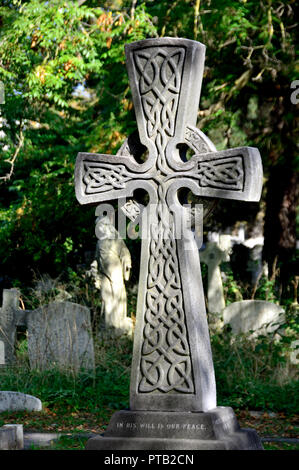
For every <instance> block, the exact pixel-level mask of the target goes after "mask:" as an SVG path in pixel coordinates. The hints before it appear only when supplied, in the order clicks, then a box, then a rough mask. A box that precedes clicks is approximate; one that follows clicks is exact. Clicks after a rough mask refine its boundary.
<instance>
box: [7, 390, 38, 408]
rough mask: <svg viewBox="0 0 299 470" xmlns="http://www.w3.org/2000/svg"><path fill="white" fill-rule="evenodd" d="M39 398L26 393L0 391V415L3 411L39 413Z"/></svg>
mask: <svg viewBox="0 0 299 470" xmlns="http://www.w3.org/2000/svg"><path fill="white" fill-rule="evenodd" d="M41 409H42V402H41V401H40V399H39V398H36V397H33V396H32V395H27V394H26V393H20V392H11V391H0V413H2V412H3V411H41Z"/></svg>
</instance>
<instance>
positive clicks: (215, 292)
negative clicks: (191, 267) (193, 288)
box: [200, 235, 231, 314]
mask: <svg viewBox="0 0 299 470" xmlns="http://www.w3.org/2000/svg"><path fill="white" fill-rule="evenodd" d="M230 249H231V243H230V235H220V237H219V243H216V242H208V243H207V244H206V249H205V250H204V251H201V252H200V259H201V261H203V262H204V263H205V264H206V265H207V266H208V291H207V298H208V312H209V313H215V314H217V313H218V314H220V313H221V312H222V310H223V309H224V308H225V299H224V293H223V285H222V278H221V271H220V264H221V263H222V262H227V261H229V253H230Z"/></svg>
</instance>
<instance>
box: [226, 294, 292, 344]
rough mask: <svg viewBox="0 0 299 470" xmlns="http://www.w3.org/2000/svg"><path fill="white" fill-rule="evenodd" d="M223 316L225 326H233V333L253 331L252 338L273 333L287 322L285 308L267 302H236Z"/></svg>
mask: <svg viewBox="0 0 299 470" xmlns="http://www.w3.org/2000/svg"><path fill="white" fill-rule="evenodd" d="M222 315H223V322H224V324H229V325H230V326H231V328H232V333H234V334H239V333H248V332H250V331H252V332H253V334H252V337H255V336H258V335H259V334H266V333H272V332H273V331H275V330H277V329H278V328H279V326H280V325H281V323H283V322H284V321H285V313H284V310H283V308H282V307H281V306H280V305H276V304H273V303H271V302H267V301H265V300H242V301H240V302H234V303H232V304H230V305H228V306H227V307H226V308H225V309H224V310H223V314H222Z"/></svg>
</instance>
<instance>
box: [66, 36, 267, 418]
mask: <svg viewBox="0 0 299 470" xmlns="http://www.w3.org/2000/svg"><path fill="white" fill-rule="evenodd" d="M125 50H126V60H127V69H128V74H129V79H130V86H131V90H132V96H133V102H134V108H135V113H136V118H137V125H138V135H137V136H135V137H134V136H132V137H129V138H128V139H127V140H126V141H125V143H124V144H123V146H122V147H121V149H120V150H119V152H118V153H117V155H116V156H111V155H102V154H91V153H79V154H78V156H77V161H76V170H75V184H76V196H77V199H78V201H79V202H80V203H81V204H95V203H99V202H103V201H108V200H113V199H114V200H115V199H123V198H129V197H133V194H134V191H135V190H137V189H139V188H143V189H144V190H146V191H147V193H148V194H149V203H148V205H147V206H146V208H145V209H144V210H143V217H145V216H146V215H147V220H148V227H149V228H148V232H149V233H148V237H146V238H145V239H143V240H142V248H141V267H140V278H139V290H138V302H137V315H136V327H135V336H134V350H133V360H132V372H131V392H130V409H131V410H152V411H154V410H160V411H171V410H173V411H207V410H209V409H212V408H214V407H215V406H216V386H215V378H214V369H213V361H212V354H211V347H210V339H209V332H208V325H207V319H206V311H205V304H204V294H203V289H202V281H201V271H200V260H199V254H198V247H197V245H196V242H195V239H194V234H193V232H192V231H191V228H189V229H187V230H185V232H184V234H183V236H181V237H178V236H177V233H176V227H177V224H176V222H177V220H178V218H181V219H183V218H184V210H185V209H184V207H183V206H182V205H181V203H180V201H179V197H178V191H179V190H180V189H181V188H187V189H189V190H191V191H192V192H193V193H194V194H195V195H196V196H199V197H200V198H201V199H202V200H204V199H205V198H206V200H208V201H211V200H213V198H224V199H235V200H242V201H258V200H259V198H260V194H261V186H262V166H261V159H260V154H259V151H258V150H257V149H255V148H250V147H240V148H235V149H229V150H224V151H219V152H217V151H216V148H215V146H214V145H213V144H212V142H211V141H210V140H209V139H208V138H207V137H206V136H205V135H204V134H203V133H202V132H201V131H199V130H198V129H197V128H196V127H195V125H196V118H197V111H198V103H199V97H200V90H201V82H202V75H203V67H204V54H205V46H204V45H203V44H200V43H198V42H195V41H191V40H187V39H177V38H176V39H174V38H160V39H146V40H143V41H137V42H135V43H131V44H129V45H126V49H125ZM187 146H188V147H189V148H191V149H192V150H193V152H194V155H193V156H192V157H191V158H190V159H189V160H187V159H186V158H183V155H182V149H183V148H186V147H187ZM145 150H147V151H148V157H147V158H146V160H144V159H143V160H142V159H140V156H141V154H143V153H144V152H145ZM187 248H188V249H187Z"/></svg>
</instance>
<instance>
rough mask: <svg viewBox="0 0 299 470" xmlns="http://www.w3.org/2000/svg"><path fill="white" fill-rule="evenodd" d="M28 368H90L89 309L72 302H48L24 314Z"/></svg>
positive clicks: (91, 356) (92, 356) (91, 346)
mask: <svg viewBox="0 0 299 470" xmlns="http://www.w3.org/2000/svg"><path fill="white" fill-rule="evenodd" d="M27 325H28V353H29V361H30V366H31V368H38V369H41V370H42V369H47V368H51V367H53V366H54V367H58V368H60V369H68V368H70V369H72V370H74V371H78V370H79V369H80V367H83V368H87V369H93V368H94V349H93V340H92V336H91V322H90V312H89V309H88V308H87V307H83V306H82V305H78V304H75V303H72V302H52V303H50V304H49V305H46V306H44V307H40V308H38V309H36V310H33V311H32V312H30V314H28V316H27Z"/></svg>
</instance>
